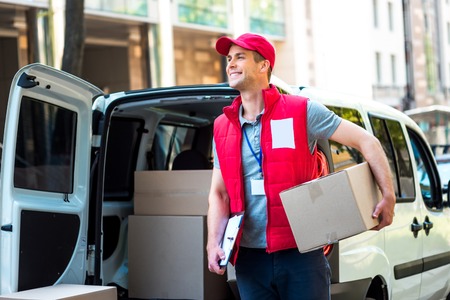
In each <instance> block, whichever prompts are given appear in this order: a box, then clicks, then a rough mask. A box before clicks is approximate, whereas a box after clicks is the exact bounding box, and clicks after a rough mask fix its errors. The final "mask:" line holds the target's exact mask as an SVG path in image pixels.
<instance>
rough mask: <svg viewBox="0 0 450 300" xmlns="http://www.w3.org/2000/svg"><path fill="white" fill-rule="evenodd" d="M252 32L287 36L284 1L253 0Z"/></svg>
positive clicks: (251, 14) (251, 9)
mask: <svg viewBox="0 0 450 300" xmlns="http://www.w3.org/2000/svg"><path fill="white" fill-rule="evenodd" d="M249 11H250V31H252V32H256V33H260V34H267V35H275V36H285V24H284V19H285V15H284V2H283V0H251V1H250V9H249Z"/></svg>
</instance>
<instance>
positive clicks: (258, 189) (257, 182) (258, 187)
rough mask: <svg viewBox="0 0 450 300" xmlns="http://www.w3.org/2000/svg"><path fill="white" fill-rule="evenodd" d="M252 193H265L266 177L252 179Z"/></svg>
mask: <svg viewBox="0 0 450 300" xmlns="http://www.w3.org/2000/svg"><path fill="white" fill-rule="evenodd" d="M251 183H252V186H251V187H252V195H255V196H256V195H265V194H266V193H265V192H264V179H252V180H251Z"/></svg>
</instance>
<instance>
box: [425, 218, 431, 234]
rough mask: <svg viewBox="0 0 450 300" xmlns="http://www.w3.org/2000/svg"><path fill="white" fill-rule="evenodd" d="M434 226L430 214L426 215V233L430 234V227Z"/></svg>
mask: <svg viewBox="0 0 450 300" xmlns="http://www.w3.org/2000/svg"><path fill="white" fill-rule="evenodd" d="M431 228H433V222H431V221H430V218H428V216H426V217H425V221H423V229H424V230H425V234H426V235H428V234H429V233H430V229H431Z"/></svg>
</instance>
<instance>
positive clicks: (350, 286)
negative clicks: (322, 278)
mask: <svg viewBox="0 0 450 300" xmlns="http://www.w3.org/2000/svg"><path fill="white" fill-rule="evenodd" d="M371 282H372V279H371V278H365V279H360V280H355V281H348V282H340V283H332V284H331V299H332V300H348V299H355V300H359V299H361V300H364V299H366V294H367V291H368V290H369V286H370V283H371Z"/></svg>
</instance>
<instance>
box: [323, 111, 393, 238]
mask: <svg viewBox="0 0 450 300" xmlns="http://www.w3.org/2000/svg"><path fill="white" fill-rule="evenodd" d="M330 139H331V140H333V141H336V142H338V143H340V144H343V145H346V146H350V147H352V148H355V149H357V150H358V151H359V152H361V154H362V155H363V156H364V158H365V159H366V161H367V162H368V163H369V165H370V169H371V170H372V173H373V175H374V176H375V179H376V181H377V184H378V186H379V187H380V190H381V194H382V195H383V199H382V200H381V201H380V202H379V203H378V205H377V206H376V207H375V210H374V212H373V215H372V217H373V218H378V217H380V224H379V225H378V226H377V227H375V228H374V229H376V230H380V229H381V228H383V227H385V226H388V225H390V224H391V223H392V220H393V217H394V206H395V192H394V187H393V185H392V175H391V171H390V167H389V163H388V160H387V157H386V155H385V153H384V151H383V148H382V147H381V144H380V142H379V141H378V139H377V138H376V137H374V136H373V135H371V134H370V133H369V132H367V131H366V130H364V129H362V128H361V127H359V126H357V125H355V124H353V123H351V122H349V121H347V120H342V122H341V123H340V124H339V126H338V128H337V129H336V131H335V132H334V133H333V135H331V137H330Z"/></svg>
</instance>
